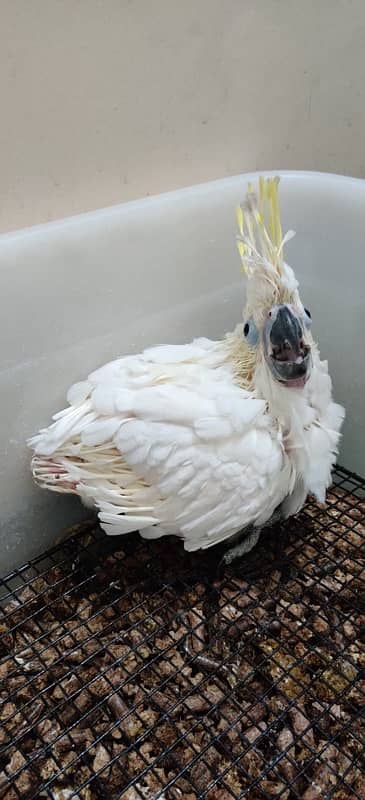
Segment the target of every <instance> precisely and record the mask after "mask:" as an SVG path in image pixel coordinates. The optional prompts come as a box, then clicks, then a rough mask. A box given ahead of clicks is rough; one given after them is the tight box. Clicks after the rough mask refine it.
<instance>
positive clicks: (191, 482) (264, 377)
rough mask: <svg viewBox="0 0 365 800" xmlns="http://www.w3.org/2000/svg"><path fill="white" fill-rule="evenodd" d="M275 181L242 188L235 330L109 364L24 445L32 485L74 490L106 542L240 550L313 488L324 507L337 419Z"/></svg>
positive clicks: (338, 414) (74, 392) (339, 413)
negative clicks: (235, 545) (287, 247)
mask: <svg viewBox="0 0 365 800" xmlns="http://www.w3.org/2000/svg"><path fill="white" fill-rule="evenodd" d="M278 183H279V181H278V179H268V180H264V179H261V180H260V182H259V187H258V192H257V193H254V192H253V190H252V188H251V187H249V192H248V195H247V198H246V202H245V203H244V204H243V205H242V206H241V207H240V208H239V209H238V213H237V218H238V228H239V235H238V248H239V252H240V255H241V259H242V264H243V268H244V272H245V274H246V279H247V287H246V305H245V309H244V312H243V324H240V325H238V326H237V327H236V329H235V330H234V331H233V333H230V334H228V335H227V336H226V337H225V338H224V339H222V340H221V341H211V340H209V339H204V338H201V339H196V340H194V341H193V342H192V343H191V344H185V345H184V344H183V345H173V346H169V345H165V346H160V347H154V348H150V349H148V350H145V351H144V352H143V353H142V354H140V355H134V356H133V355H132V356H127V357H124V358H119V359H117V360H116V361H112V362H111V363H109V364H107V365H105V366H104V367H101V368H100V369H98V370H96V372H93V373H92V374H91V375H90V376H89V377H88V378H87V380H85V381H82V382H81V383H77V384H76V385H75V386H73V387H72V388H71V389H70V391H69V394H68V402H69V407H68V408H66V409H65V410H64V411H61V412H59V413H58V414H56V415H55V416H54V417H53V419H54V422H53V424H52V425H50V427H48V428H46V429H44V430H41V431H40V433H38V434H37V435H36V436H34V437H33V438H32V439H31V440H30V446H31V447H32V448H33V450H34V457H33V460H32V470H33V475H34V477H35V479H36V481H37V483H38V484H39V485H40V486H41V487H43V488H47V489H51V490H53V491H57V492H68V493H73V494H77V495H79V496H80V498H81V499H82V500H83V502H84V503H85V504H87V505H88V506H91V507H93V508H95V509H96V510H97V512H98V515H99V519H100V524H101V527H102V528H103V529H104V530H105V531H106V533H108V534H121V533H129V532H131V531H138V530H139V531H140V533H141V535H142V536H143V537H145V538H157V537H160V536H164V535H168V534H175V535H177V536H180V537H181V538H182V539H183V542H184V547H185V549H186V550H197V549H199V548H207V547H211V546H212V545H214V544H217V543H218V542H222V541H223V540H226V539H231V538H232V537H234V536H235V535H236V534H238V533H239V532H241V531H243V532H244V536H245V538H244V540H243V546H241V549H240V552H245V551H246V552H247V550H248V549H250V548H251V547H252V546H253V544H254V543H255V542H256V541H257V539H258V536H259V533H260V531H261V529H262V528H263V527H265V526H266V525H268V524H270V523H271V522H272V521H273V520H276V519H277V518H278V515H279V516H280V517H282V518H287V517H289V516H290V515H292V514H295V513H297V512H298V511H299V510H300V508H301V507H302V505H303V504H304V502H305V499H306V497H307V494H308V493H313V494H314V495H315V496H316V497H317V498H318V500H319V501H321V502H323V501H324V499H325V492H326V488H327V487H328V486H329V484H330V480H331V469H332V467H333V465H334V463H335V458H336V453H337V447H338V442H339V435H340V428H341V424H342V420H343V418H344V410H343V408H341V406H339V405H336V404H335V403H334V402H333V401H332V386H331V379H330V376H329V374H328V368H327V362H325V361H321V360H320V356H319V351H318V348H317V346H316V345H315V343H314V341H313V338H312V333H311V315H310V313H309V311H308V310H307V309H306V308H305V307H304V306H303V303H302V301H301V299H300V296H299V292H298V284H297V281H296V279H295V277H294V273H293V270H292V269H291V268H290V267H289V266H288V265H287V264H286V263H285V261H284V258H283V248H284V244H285V242H286V241H287V240H288V239H289V238H290V236H291V235H292V234H291V233H289V234H287V236H286V237H284V238H283V237H282V233H281V224H280V213H279V205H278Z"/></svg>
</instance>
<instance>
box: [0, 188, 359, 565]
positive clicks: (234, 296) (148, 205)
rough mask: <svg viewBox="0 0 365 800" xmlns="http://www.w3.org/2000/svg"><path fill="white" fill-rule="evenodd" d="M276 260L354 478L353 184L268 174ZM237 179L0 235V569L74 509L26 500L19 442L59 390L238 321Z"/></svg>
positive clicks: (56, 402)
mask: <svg viewBox="0 0 365 800" xmlns="http://www.w3.org/2000/svg"><path fill="white" fill-rule="evenodd" d="M281 175H282V182H281V189H280V197H281V205H282V214H283V223H284V228H285V229H288V228H294V229H295V230H296V231H297V236H296V237H295V239H294V240H293V241H291V242H290V243H289V245H288V247H287V250H286V256H287V260H288V261H289V263H290V264H291V265H292V266H293V267H294V269H295V271H296V274H297V277H298V278H299V280H300V284H301V292H302V298H303V301H304V302H305V304H306V305H307V306H308V307H309V308H310V309H311V311H312V317H313V329H314V332H315V335H316V337H317V338H318V340H319V342H320V346H321V352H322V355H323V356H324V357H326V358H328V359H329V362H330V371H331V374H332V376H333V378H334V383H335V393H336V398H337V399H338V400H339V401H340V402H342V403H344V404H345V406H346V408H347V420H346V424H345V428H344V439H343V447H342V452H341V457H340V461H341V462H342V463H343V464H344V465H345V466H347V467H348V468H350V469H352V470H354V471H357V472H359V473H362V474H363V475H364V474H365V426H364V421H363V420H364V412H363V408H364V388H365V346H364V303H365V260H364V250H365V247H364V245H365V181H363V180H356V179H353V178H344V177H340V176H336V175H326V174H318V173H304V172H284V173H281ZM255 177H257V176H256V175H249V176H248V175H241V176H237V177H234V178H229V179H225V180H221V181H216V182H214V183H208V184H205V185H201V186H194V187H191V188H189V189H184V190H182V191H178V192H173V193H170V194H165V195H161V196H158V197H152V198H148V199H145V200H141V201H137V202H134V203H127V204H125V205H122V206H117V207H113V208H110V209H105V210H101V211H96V212H93V213H91V214H84V215H81V216H78V217H74V218H71V219H66V220H63V221H60V222H56V223H51V224H49V225H42V226H38V227H35V228H30V229H28V230H23V231H19V232H16V233H11V234H8V235H5V236H1V237H0V265H1V316H0V342H1V376H0V391H1V417H0V452H1V485H0V552H1V564H0V571H1V572H2V573H4V572H5V570H6V569H7V568H10V567H12V566H14V565H16V564H19V563H22V562H23V561H24V560H25V559H27V558H29V557H31V556H32V555H34V554H36V553H39V552H40V551H41V550H42V549H44V548H45V547H46V546H47V545H49V544H50V543H51V541H52V540H53V538H54V536H55V535H56V534H57V533H58V532H59V531H60V530H61V529H62V528H63V527H65V526H66V525H68V524H71V523H72V522H76V521H78V520H79V519H80V518H81V516H83V515H84V511H83V509H82V507H81V505H80V504H79V502H78V501H76V500H74V499H73V498H67V497H64V496H59V497H58V496H57V495H54V494H47V493H45V492H41V491H40V490H38V489H36V488H35V487H34V486H33V484H32V480H31V477H30V474H29V452H28V451H27V449H26V447H25V440H26V438H27V437H28V436H29V435H30V434H32V433H33V432H34V431H36V430H37V428H38V427H39V426H42V425H47V424H48V423H49V421H50V415H51V414H52V413H53V412H54V411H56V410H58V409H60V408H62V407H63V405H64V402H65V393H66V391H67V388H68V387H69V385H70V384H71V383H72V382H73V381H75V380H78V379H80V378H82V377H84V376H85V375H86V374H87V373H88V372H89V371H90V370H91V369H93V368H95V367H96V366H98V365H99V364H101V363H103V362H105V361H107V360H110V359H112V358H115V357H116V356H118V355H121V354H123V353H127V352H133V351H138V350H140V349H141V348H142V347H144V346H145V345H148V344H155V343H163V342H167V341H171V342H182V341H186V340H189V339H190V338H192V337H193V336H197V335H202V334H204V335H207V336H212V337H218V336H221V335H222V334H223V333H224V332H225V331H226V330H227V329H230V328H231V327H233V326H234V325H235V323H236V322H237V320H238V319H240V315H241V309H242V304H243V299H244V298H243V282H242V278H241V275H240V263H239V258H238V254H237V252H236V246H235V232H236V231H235V206H236V204H237V203H238V202H239V201H240V200H241V199H242V198H243V196H244V194H245V191H246V187H247V181H248V180H250V179H255Z"/></svg>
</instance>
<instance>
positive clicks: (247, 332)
mask: <svg viewBox="0 0 365 800" xmlns="http://www.w3.org/2000/svg"><path fill="white" fill-rule="evenodd" d="M243 334H244V337H245V339H246V342H248V344H249V345H251V347H254V346H255V345H256V344H257V342H258V339H259V332H258V330H257V328H256V325H255V323H254V321H253V319H249V320H247V322H245V324H244V326H243Z"/></svg>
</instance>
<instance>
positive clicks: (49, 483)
mask: <svg viewBox="0 0 365 800" xmlns="http://www.w3.org/2000/svg"><path fill="white" fill-rule="evenodd" d="M31 469H32V473H33V477H34V480H35V482H36V483H37V484H38V486H40V487H41V489H49V490H50V491H51V492H60V493H62V494H77V493H78V492H77V483H78V482H77V480H75V477H72V475H71V473H70V469H69V465H68V463H67V460H66V459H64V458H60V459H57V458H54V457H53V458H51V457H50V456H41V455H35V456H33V459H32V463H31Z"/></svg>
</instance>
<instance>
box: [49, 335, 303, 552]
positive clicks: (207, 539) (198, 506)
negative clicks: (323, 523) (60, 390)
mask: <svg viewBox="0 0 365 800" xmlns="http://www.w3.org/2000/svg"><path fill="white" fill-rule="evenodd" d="M213 345H214V343H208V340H199V341H198V342H196V343H193V345H188V346H186V347H185V348H184V347H172V348H169V347H161V348H154V349H153V350H149V351H146V352H145V353H144V354H142V355H141V356H139V357H136V356H133V357H129V358H124V359H120V360H119V361H115V362H112V363H111V364H109V365H106V366H105V367H103V368H101V369H100V370H98V371H97V372H95V373H93V374H92V375H91V376H90V377H89V379H88V381H86V382H84V383H82V384H77V385H76V386H74V387H73V388H72V389H71V390H70V393H69V401H70V403H71V410H68V412H61V414H60V415H59V418H58V420H56V422H55V426H54V432H53V442H52V441H51V440H48V450H49V448H50V447H51V450H52V449H53V448H54V446H55V445H56V447H57V448H58V451H59V453H61V454H63V455H67V453H70V444H69V443H70V441H72V440H73V445H71V447H73V452H74V453H75V454H76V456H79V457H82V458H86V461H88V463H89V464H92V460H93V459H94V463H95V458H96V463H97V464H98V472H97V474H96V475H95V473H94V474H92V477H91V478H90V477H89V478H88V476H87V467H85V466H83V465H82V464H79V463H78V462H77V463H76V464H75V465H74V470H76V472H78V474H79V475H81V483H83V485H84V490H85V487H86V492H87V487H89V489H90V487H91V490H90V491H91V492H92V494H93V496H94V499H95V501H96V502H97V505H98V506H99V508H100V513H99V516H100V519H101V522H102V525H103V527H104V528H105V530H106V531H107V532H108V533H120V532H127V531H128V530H136V528H137V527H139V528H140V529H141V530H142V535H143V529H144V528H145V529H146V535H148V534H149V533H152V535H153V526H154V525H157V526H158V534H159V535H162V534H163V533H166V534H167V533H176V534H179V535H181V536H182V537H183V538H184V543H185V548H186V549H189V550H194V549H198V548H200V547H209V546H211V545H212V544H215V543H217V542H218V541H221V540H222V539H225V538H227V536H229V535H231V534H232V533H234V532H235V531H238V530H240V529H241V528H242V527H245V526H246V525H249V524H250V523H251V522H256V521H258V522H260V521H262V520H266V519H268V518H269V517H270V516H271V513H272V511H273V510H274V508H275V507H276V506H277V505H278V504H279V503H280V502H281V500H282V496H281V494H280V493H282V494H283V496H284V494H286V491H287V485H288V475H287V474H286V473H285V469H286V465H285V454H284V451H283V449H282V447H281V444H280V442H279V439H278V433H277V431H275V430H273V424H272V420H271V419H270V417H269V416H268V415H267V413H266V408H265V402H264V401H262V400H260V399H256V398H254V397H253V396H252V395H251V394H250V393H249V392H247V391H245V390H243V389H241V388H239V387H238V386H237V385H235V384H234V382H233V380H232V377H231V375H230V370H229V368H228V367H226V366H225V365H224V364H222V365H220V366H217V365H216V364H215V367H216V368H215V369H212V365H213V361H214V359H216V360H217V358H219V356H217V352H216V346H215V345H214V347H213ZM82 410H83V413H82ZM70 412H71V414H72V413H73V414H74V417H75V421H74V423H73V428H72V429H71V430H70V429H69V424H68V422H69V421H70ZM80 415H81V416H80ZM62 426H63V428H62ZM49 430H50V435H51V436H52V432H51V431H52V429H49ZM67 448H68V450H67ZM42 449H43V452H44V445H43V447H42V445H41V444H40V445H39V447H38V451H41V450H42ZM115 451H118V453H119V454H120V455H119V472H118V469H116V470H115V472H114V479H116V478H115V476H116V474H117V473H118V479H117V483H118V481H119V486H116V485H115V480H114V483H113V476H112V475H111V477H110V476H109V478H108V480H106V478H107V475H106V471H105V469H104V472H103V466H102V460H103V458H104V462H103V463H104V465H105V459H107V460H108V458H109V460H110V459H112V458H114V456H112V455H111V452H114V453H115ZM98 459H99V460H98ZM284 487H285V488H284ZM80 493H81V494H82V492H80ZM151 528H152V531H151Z"/></svg>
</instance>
